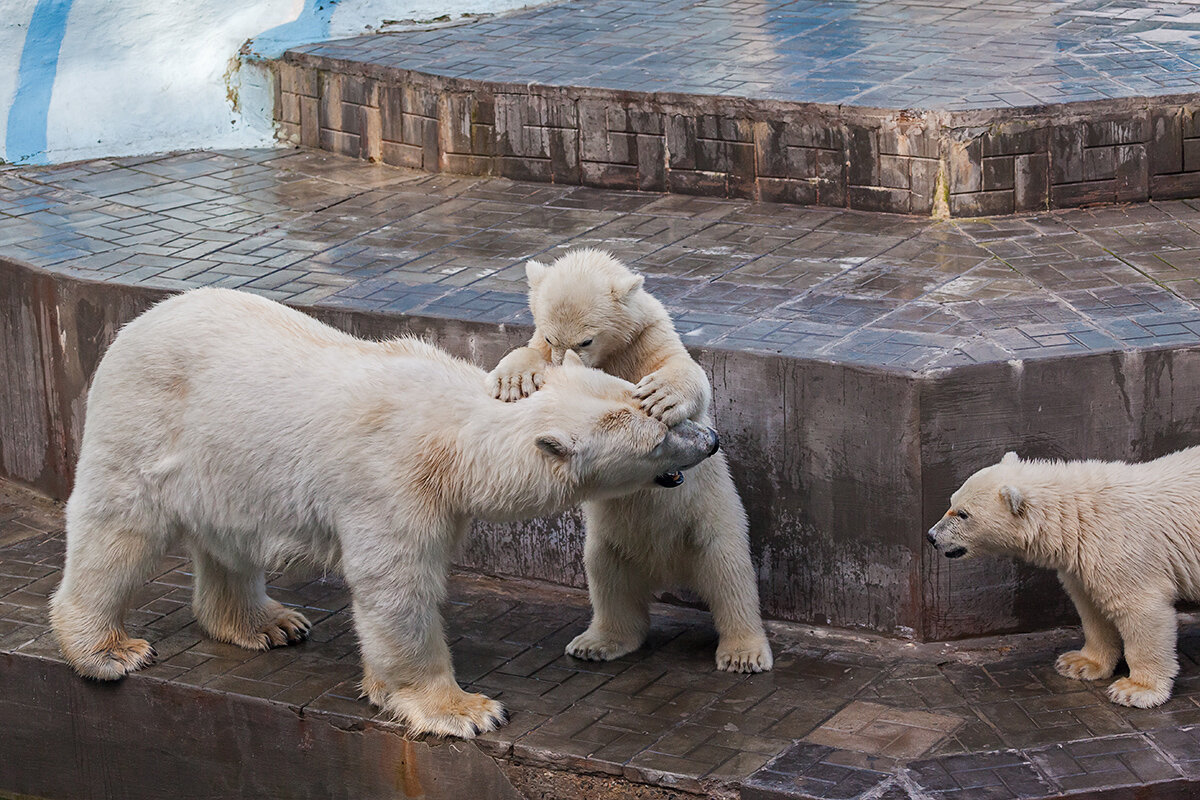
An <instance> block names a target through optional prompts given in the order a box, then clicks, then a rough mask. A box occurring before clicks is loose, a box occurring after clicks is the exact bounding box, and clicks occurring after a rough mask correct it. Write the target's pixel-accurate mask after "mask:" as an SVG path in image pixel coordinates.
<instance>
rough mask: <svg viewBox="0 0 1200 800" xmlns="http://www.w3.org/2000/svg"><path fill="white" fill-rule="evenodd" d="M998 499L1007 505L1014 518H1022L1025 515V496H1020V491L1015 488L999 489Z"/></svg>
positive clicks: (1005, 487)
mask: <svg viewBox="0 0 1200 800" xmlns="http://www.w3.org/2000/svg"><path fill="white" fill-rule="evenodd" d="M1000 497H1001V498H1002V499H1003V500H1004V502H1006V503H1008V508H1009V510H1010V511H1012V513H1013V514H1014V515H1015V516H1018V517H1019V516H1022V515H1023V514H1024V513H1025V505H1026V503H1025V495H1023V494H1021V490H1020V489H1018V488H1017V487H1015V486H1002V487H1000Z"/></svg>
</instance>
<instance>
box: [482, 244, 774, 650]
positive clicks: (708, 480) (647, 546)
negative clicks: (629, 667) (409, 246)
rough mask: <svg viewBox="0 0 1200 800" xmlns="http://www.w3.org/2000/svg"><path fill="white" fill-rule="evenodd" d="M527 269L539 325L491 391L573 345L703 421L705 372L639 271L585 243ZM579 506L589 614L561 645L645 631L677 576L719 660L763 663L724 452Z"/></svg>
mask: <svg viewBox="0 0 1200 800" xmlns="http://www.w3.org/2000/svg"><path fill="white" fill-rule="evenodd" d="M525 273H526V276H527V277H528V278H529V308H530V310H531V311H532V312H533V319H534V322H535V324H536V325H537V329H536V330H535V331H534V333H533V338H532V339H530V340H529V345H528V346H527V347H520V348H517V349H516V350H514V351H513V352H511V353H509V354H508V355H507V356H505V357H504V359H503V360H502V361H501V362H500V363H499V364H497V365H496V368H495V369H494V370H492V372H491V374H490V375H489V376H488V381H489V390H490V391H491V392H492V394H493V396H495V397H499V398H501V399H503V400H509V401H513V400H517V399H519V398H521V397H524V396H526V395H529V394H534V393H535V390H536V389H537V387H538V386H539V385H541V382H542V381H543V380H544V370H545V369H546V368H547V366H549V365H551V364H559V363H561V362H562V361H563V360H564V359H565V358H568V357H569V356H570V355H571V354H578V355H579V356H580V357H581V358H582V359H583V362H584V363H585V364H587V365H589V366H593V367H599V368H601V369H603V370H605V371H606V372H608V373H609V374H612V375H616V376H618V377H620V378H624V379H625V380H628V381H634V382H637V384H638V386H637V391H636V392H635V396H637V397H638V398H639V399H640V400H641V404H642V408H643V409H645V410H646V411H647V412H648V413H649V414H650V415H651V416H654V417H656V418H658V419H660V420H662V421H663V422H665V423H666V424H668V425H673V424H676V423H678V422H680V421H682V420H686V419H691V420H694V421H696V422H699V423H700V424H702V425H705V426H708V425H711V424H712V422H711V420H710V419H709V416H708V405H709V401H710V399H711V396H712V390H711V388H710V387H709V384H708V376H707V375H705V374H704V370H703V369H701V368H700V365H699V364H697V363H696V362H695V361H693V360H692V357H691V356H690V355H688V352H687V350H686V349H685V348H684V346H683V342H681V341H680V339H679V334H678V333H676V331H675V326H674V325H673V324H672V323H671V317H670V316H669V315H668V314H667V311H666V309H665V308H663V306H662V303H660V302H658V300H656V299H655V298H654V297H652V296H651V295H650V294H649V293H648V292H646V291H645V290H643V288H642V277H641V276H640V275H635V274H634V273H633V272H631V271H630V270H629V269H628V268H626V267H625V266H624V265H622V264H621V263H620V262H619V261H617V260H616V259H614V258H613V257H612V256H611V255H609V254H608V253H604V252H601V251H598V250H590V249H582V250H573V251H571V252H568V253H566V254H565V255H563V256H562V257H561V258H559V259H558V260H557V261H556V262H555V263H554V265H553V266H550V267H547V266H545V265H543V264H540V263H538V262H536V261H530V262H529V263H528V264H526V265H525ZM583 512H584V516H585V518H586V519H585V524H586V528H587V533H586V539H585V542H584V567H585V569H586V570H587V578H588V592H589V593H590V594H591V598H592V609H593V615H592V623H591V625H589V626H588V629H587V630H586V631H584V632H583V633H581V634H580V635H579V636H577V637H576V638H575V639H574V640H573V641H572V642H571V643H570V644H568V645H567V652H568V653H570V654H571V655H573V656H576V657H578V658H587V659H594V660H608V659H613V658H617V657H619V656H621V655H624V654H625V653H628V652H630V651H631V650H636V649H637V648H638V647H640V646H641V644H642V642H643V641H645V638H646V634H647V632H648V631H649V629H650V615H649V604H650V600H651V598H652V596H653V592H654V590H655V589H658V588H660V587H663V586H669V585H675V584H685V585H687V586H689V587H691V588H692V589H694V590H696V591H697V592H698V593H699V594H700V595H701V597H703V598H704V600H705V602H706V603H708V607H709V608H710V609H711V610H712V613H713V622H714V624H715V626H716V628H717V633H718V635H719V636H720V641H719V642H718V644H717V659H716V661H717V669H722V670H727V671H730V672H761V671H763V670H769V669H771V665H772V656H771V646H770V644H769V643H768V642H767V637H766V634H765V633H764V632H763V624H762V618H761V616H760V614H759V610H758V584H757V582H756V581H755V576H754V567H753V564H752V563H751V561H750V542H749V530H748V529H749V526H748V524H747V521H746V512H745V510H744V509H743V508H742V502H741V500H740V499H739V498H738V494H737V489H736V487H734V485H733V480H732V479H731V478H730V476H729V467H728V465H727V464H726V463H725V457H724V455H722V454H718V455H717V456H716V457H715V458H712V459H709V460H708V461H706V462H705V463H704V464H703V465H701V466H700V467H699V468H697V469H696V470H695V472H694V473H693V474H692V475H691V476H689V477H688V478H687V480H686V482H685V483H684V484H683V485H682V486H680V487H679V488H678V489H671V490H669V491H668V490H663V489H655V488H650V489H646V490H644V491H640V492H635V493H632V494H629V495H627V496H624V497H618V498H613V499H609V500H600V501H594V502H589V503H585V504H584V506H583Z"/></svg>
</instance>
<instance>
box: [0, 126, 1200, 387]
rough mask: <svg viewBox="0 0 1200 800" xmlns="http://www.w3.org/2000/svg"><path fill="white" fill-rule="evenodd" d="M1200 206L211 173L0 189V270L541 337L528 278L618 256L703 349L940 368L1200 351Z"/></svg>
mask: <svg viewBox="0 0 1200 800" xmlns="http://www.w3.org/2000/svg"><path fill="white" fill-rule="evenodd" d="M1198 202H1200V201H1165V202H1154V203H1149V204H1141V205H1133V206H1111V207H1103V208H1097V209H1092V210H1088V209H1080V210H1064V211H1054V212H1046V213H1043V214H1040V215H1027V216H1016V217H997V218H990V219H981V220H951V221H943V222H938V221H932V220H929V219H921V218H913V217H903V216H892V215H885V214H877V213H864V212H856V211H847V210H837V209H826V208H804V207H797V206H784V205H771V204H754V203H751V202H749V201H741V200H725V199H717V198H705V197H691V196H679V195H659V194H649V193H638V192H612V191H604V190H599V189H593V188H587V187H575V186H556V185H547V184H537V183H519V182H514V181H509V180H505V179H498V178H497V179H482V178H455V177H451V176H446V175H429V174H425V173H419V172H413V171H408V170H403V169H399V168H392V167H384V166H375V165H370V164H367V163H364V162H360V161H356V160H353V159H347V158H342V157H338V156H333V155H330V154H327V153H321V152H308V151H294V150H254V151H229V152H194V153H182V154H176V155H167V156H147V157H142V158H127V159H117V160H98V161H88V162H82V163H78V164H72V165H66V166H62V167H38V168H23V169H14V168H9V169H5V170H0V256H7V257H11V258H16V259H21V260H24V261H28V262H30V263H33V264H35V265H37V266H40V267H44V268H47V269H50V270H53V271H58V272H66V273H70V274H73V275H79V276H83V277H88V278H92V279H98V280H105V281H118V282H123V283H137V284H144V285H150V286H158V287H166V288H170V289H186V288H189V287H193V286H201V285H218V286H232V287H239V288H242V289H246V290H248V291H253V292H257V293H260V294H263V295H266V296H268V297H272V298H276V299H280V300H285V301H288V302H293V303H298V304H321V305H331V306H352V307H355V308H362V309H373V310H383V311H389V312H398V313H419V314H423V315H428V316H435V317H448V318H455V319H470V320H479V321H484V322H495V323H501V322H507V323H527V322H528V321H529V314H528V311H527V309H526V307H525V296H524V293H525V280H524V269H523V266H522V264H523V263H524V261H525V260H526V259H528V258H530V257H539V258H543V259H546V258H550V259H552V258H554V257H555V255H556V254H558V253H560V252H562V251H563V250H565V249H567V248H570V247H580V246H592V247H603V248H607V249H610V250H612V251H613V252H615V253H616V254H617V255H618V256H619V257H621V258H623V259H625V260H626V261H627V262H628V263H630V264H631V265H633V266H634V267H636V268H637V269H638V270H640V271H642V272H644V273H645V274H646V275H647V276H648V280H647V286H648V287H649V288H650V289H651V290H652V291H653V292H654V293H655V294H656V296H658V297H659V298H660V299H662V300H663V301H664V302H665V303H666V305H667V306H668V308H669V309H670V310H671V312H672V314H673V315H674V317H675V320H676V324H677V325H678V327H679V330H680V332H681V333H682V335H683V336H684V339H685V341H687V342H689V343H692V344H695V345H702V346H712V347H718V348H727V349H736V350H751V351H759V352H770V353H782V354H785V355H788V356H793V357H801V358H820V359H829V360H838V361H844V362H851V363H862V364H872V365H883V366H889V367H894V368H898V369H905V370H927V369H934V368H938V367H944V366H952V365H958V364H967V363H972V362H978V361H998V360H1010V359H1029V358H1041V357H1047V356H1057V355H1069V354H1082V353H1089V352H1107V351H1118V350H1134V349H1140V348H1147V347H1159V346H1181V345H1195V344H1197V343H1200V307H1198V306H1197V303H1196V300H1197V298H1200V282H1198V280H1200V210H1198V209H1200V205H1198Z"/></svg>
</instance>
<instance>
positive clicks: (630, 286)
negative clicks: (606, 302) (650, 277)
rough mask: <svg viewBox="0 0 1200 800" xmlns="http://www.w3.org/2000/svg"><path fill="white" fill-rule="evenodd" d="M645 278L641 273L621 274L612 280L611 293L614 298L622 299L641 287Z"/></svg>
mask: <svg viewBox="0 0 1200 800" xmlns="http://www.w3.org/2000/svg"><path fill="white" fill-rule="evenodd" d="M645 280H646V279H645V278H643V277H642V276H641V275H622V276H621V277H620V278H617V279H616V280H615V281H613V286H612V295H613V299H614V300H624V299H625V298H626V297H629V295H631V294H633V293H634V292H636V291H637V290H638V289H640V288H642V284H643V283H645Z"/></svg>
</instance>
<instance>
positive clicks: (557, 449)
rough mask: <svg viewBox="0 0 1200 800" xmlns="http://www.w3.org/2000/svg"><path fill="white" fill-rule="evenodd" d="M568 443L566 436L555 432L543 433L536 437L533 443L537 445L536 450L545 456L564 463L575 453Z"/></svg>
mask: <svg viewBox="0 0 1200 800" xmlns="http://www.w3.org/2000/svg"><path fill="white" fill-rule="evenodd" d="M568 442H569V440H568V439H567V436H566V434H564V433H560V432H557V431H556V432H554V433H543V434H542V435H541V436H539V437H537V440H536V441H535V442H534V443H535V444H536V445H537V449H538V450H541V451H542V452H543V453H545V454H546V455H548V456H553V457H554V458H558V459H562V460H563V461H565V460H567V459H568V458H570V457H571V456H572V454H574V452H575V450H574V449H572V447H571V445H570V444H569V443H568Z"/></svg>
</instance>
